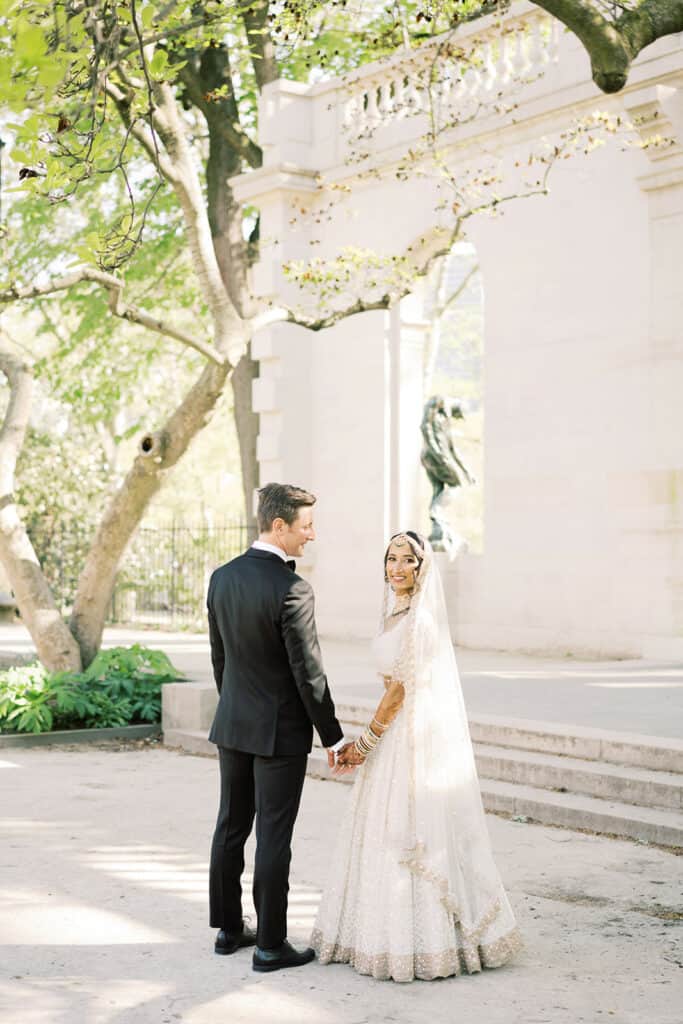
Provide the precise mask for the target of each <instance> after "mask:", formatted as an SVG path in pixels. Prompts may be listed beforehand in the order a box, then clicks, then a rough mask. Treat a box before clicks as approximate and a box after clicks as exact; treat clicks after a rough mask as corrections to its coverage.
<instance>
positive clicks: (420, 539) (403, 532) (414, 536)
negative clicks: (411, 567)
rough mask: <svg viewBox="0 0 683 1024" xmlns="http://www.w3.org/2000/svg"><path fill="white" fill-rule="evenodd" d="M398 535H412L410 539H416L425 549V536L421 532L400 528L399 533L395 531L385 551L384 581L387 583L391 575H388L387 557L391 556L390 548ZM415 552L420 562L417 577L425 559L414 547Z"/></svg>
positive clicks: (416, 572)
mask: <svg viewBox="0 0 683 1024" xmlns="http://www.w3.org/2000/svg"><path fill="white" fill-rule="evenodd" d="M397 537H410V539H411V540H414V541H415V543H416V544H418V545H419V546H420V547H421V548H422V550H423V551H424V549H425V541H424V537H421V536H420V534H419V533H416V532H415V530H400V531H399V532H398V533H395V534H394V535H393V537H390V538H389V543H388V544H387V549H386V551H385V552H384V582H385V583H388V582H389V577H388V576H387V558H388V557H389V548H390V547H391V545H392V544H393V543H394V541H395V540H396V538H397ZM411 548H412V544H411ZM413 554H414V555H415V557H416V558H417V560H418V562H419V565H418V567H417V569H416V571H415V576H416V577H417V576H418V575H419V573H420V569H421V568H422V562H423V559H422V558H420V555H419V554H418V553H417V551H415V550H414V549H413Z"/></svg>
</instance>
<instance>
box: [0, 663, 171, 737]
mask: <svg viewBox="0 0 683 1024" xmlns="http://www.w3.org/2000/svg"><path fill="white" fill-rule="evenodd" d="M180 678H182V673H181V672H179V671H178V670H177V669H176V668H174V667H173V665H172V663H171V661H170V660H169V658H168V657H167V655H166V654H164V652H163V651H151V650H148V649H147V648H146V647H141V646H140V644H134V645H133V646H132V647H114V648H112V649H111V650H108V651H100V653H99V654H98V655H97V657H96V658H95V660H94V661H93V662H92V664H91V665H89V666H88V668H87V669H86V670H85V672H78V673H77V672H56V673H51V674H49V673H47V672H46V671H45V669H44V668H43V666H42V665H40V664H38V663H35V664H33V665H26V666H24V667H21V668H11V669H8V670H7V671H6V672H2V673H0V731H2V732H33V733H37V732H49V731H50V730H53V729H106V728H114V727H119V726H123V725H138V724H141V723H144V722H158V721H160V720H161V686H162V684H163V683H169V682H171V681H172V680H174V679H180Z"/></svg>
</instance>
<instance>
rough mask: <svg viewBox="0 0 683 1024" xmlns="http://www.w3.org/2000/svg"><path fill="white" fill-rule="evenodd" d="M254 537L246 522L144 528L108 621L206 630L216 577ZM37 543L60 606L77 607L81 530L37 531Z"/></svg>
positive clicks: (123, 568) (136, 538)
mask: <svg viewBox="0 0 683 1024" xmlns="http://www.w3.org/2000/svg"><path fill="white" fill-rule="evenodd" d="M32 532H33V531H32ZM253 539H254V534H253V532H252V530H251V529H250V528H249V527H248V526H247V525H246V524H245V523H243V522H228V523H223V524H221V525H217V526H207V525H205V524H201V525H188V524H187V523H175V522H174V523H171V524H170V525H168V526H149V527H142V528H141V529H139V530H138V531H137V533H136V534H135V536H134V538H133V540H132V541H131V543H130V546H129V548H128V550H127V552H126V554H125V555H124V558H123V561H122V563H121V566H120V568H119V571H118V574H117V577H116V584H115V587H114V594H113V597H112V602H111V606H110V609H109V614H108V617H107V621H108V622H110V623H130V624H135V623H140V624H149V625H159V626H167V627H169V628H171V627H179V626H182V627H193V626H195V627H197V628H203V627H205V625H206V588H207V585H208V582H209V577H210V575H211V573H212V572H213V570H214V569H215V568H216V566H218V565H221V564H222V563H223V562H227V561H228V560H229V559H231V558H234V557H235V555H238V554H239V553H240V552H241V551H244V550H245V548H247V547H248V545H249V544H250V543H251V541H252V540H253ZM32 540H33V543H34V546H35V547H36V552H37V554H38V557H39V558H40V561H41V564H42V565H43V569H44V571H45V573H46V576H47V578H48V580H49V582H50V584H51V586H52V588H53V592H54V594H55V597H56V600H57V603H58V604H59V605H60V607H61V608H62V609H63V610H64V611H65V612H66V611H68V609H69V608H70V607H71V605H72V603H73V599H74V596H75V593H76V587H77V584H78V576H79V573H80V571H81V568H82V565H83V561H84V559H85V555H86V551H87V544H84V542H83V540H82V538H81V537H80V536H79V533H78V530H77V529H73V530H71V529H69V527H68V525H67V524H64V523H61V524H59V526H58V527H57V528H55V529H51V530H50V531H49V536H48V535H46V534H43V535H42V536H41V535H39V531H36V535H35V536H33V537H32Z"/></svg>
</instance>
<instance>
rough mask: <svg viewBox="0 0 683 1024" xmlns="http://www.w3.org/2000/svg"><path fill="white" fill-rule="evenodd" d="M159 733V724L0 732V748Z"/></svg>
mask: <svg viewBox="0 0 683 1024" xmlns="http://www.w3.org/2000/svg"><path fill="white" fill-rule="evenodd" d="M160 735H161V726H160V725H159V724H151V725H123V726H120V727H119V728H111V729H59V730H56V731H55V732H37V733H33V732H18V733H14V732H11V733H0V749H6V748H11V747H14V748H17V747H49V746H64V745H65V744H69V743H99V742H100V741H101V740H146V739H151V738H153V737H156V736H160Z"/></svg>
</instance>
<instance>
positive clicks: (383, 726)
mask: <svg viewBox="0 0 683 1024" xmlns="http://www.w3.org/2000/svg"><path fill="white" fill-rule="evenodd" d="M372 721H373V722H374V723H375V725H378V726H379V727H380V729H388V728H389V726H390V724H391V723H390V722H380V720H379V718H373V719H372Z"/></svg>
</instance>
